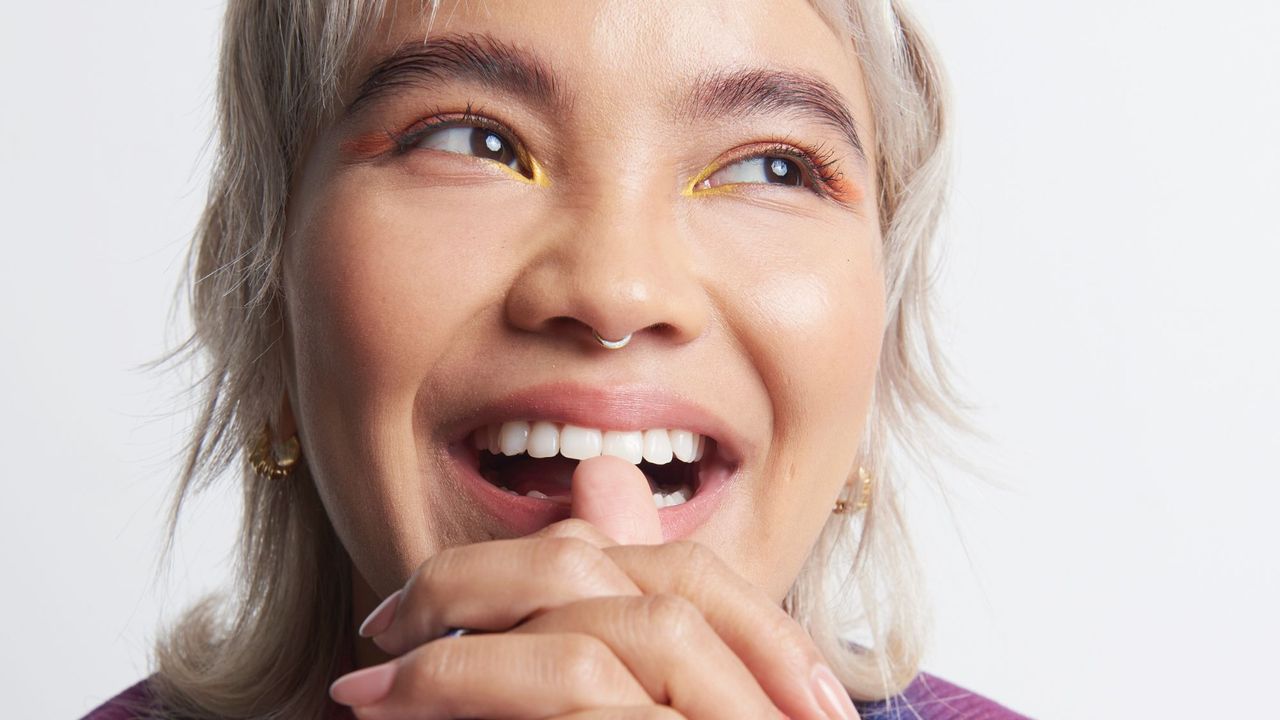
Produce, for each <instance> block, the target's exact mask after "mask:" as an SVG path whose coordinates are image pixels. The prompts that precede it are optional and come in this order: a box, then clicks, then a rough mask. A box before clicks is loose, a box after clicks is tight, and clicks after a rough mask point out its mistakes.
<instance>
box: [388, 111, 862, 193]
mask: <svg viewBox="0 0 1280 720" xmlns="http://www.w3.org/2000/svg"><path fill="white" fill-rule="evenodd" d="M481 113H483V110H478V109H473V107H472V104H471V103H470V102H468V103H467V107H466V109H465V110H463V111H462V112H461V113H445V112H441V111H440V110H438V109H437V111H436V112H434V113H432V114H431V115H428V116H427V117H425V118H423V119H421V120H419V121H417V122H415V123H413V124H412V125H410V126H409V127H407V128H405V129H404V130H401V131H400V132H392V131H388V132H387V135H388V137H389V138H390V140H391V143H392V152H393V153H394V154H395V155H397V156H399V155H406V154H408V153H409V152H412V151H413V149H414V147H415V146H416V145H417V143H418V141H419V140H421V139H422V138H423V137H425V136H426V135H427V134H429V133H431V132H433V131H435V130H439V129H442V128H447V127H461V126H468V125H475V126H477V127H482V128H485V129H486V130H491V131H493V132H495V133H498V134H499V135H501V136H502V137H503V138H504V139H512V140H513V141H514V142H513V143H512V145H513V148H514V150H515V152H516V155H517V157H519V158H520V161H521V162H522V163H524V164H525V165H526V166H528V165H530V163H529V161H528V154H527V152H526V151H525V149H524V143H523V142H521V141H520V139H519V137H518V136H517V135H516V134H515V133H514V132H512V131H511V129H510V128H508V127H507V126H505V125H503V124H502V123H500V122H497V121H496V120H491V119H490V118H488V117H486V116H485V115H483V114H481ZM769 157H783V158H787V159H790V160H794V161H796V162H797V163H799V164H800V168H801V171H802V172H803V173H804V174H805V176H806V177H807V178H808V179H809V180H810V182H809V183H806V185H805V187H806V189H808V190H809V191H810V192H812V193H814V194H815V195H817V196H819V197H823V198H827V197H832V196H833V195H835V194H836V187H837V184H838V183H839V181H840V176H841V173H840V172H839V171H836V170H834V169H833V168H834V166H835V165H836V162H837V160H836V157H835V150H833V149H831V148H829V147H827V146H825V145H817V146H809V145H807V144H805V143H802V142H799V141H796V140H791V139H788V140H786V141H785V142H773V143H770V144H767V145H766V146H764V147H763V148H755V149H754V150H753V151H752V152H750V153H747V154H744V155H742V156H740V157H735V158H733V159H732V160H729V161H727V162H725V163H723V164H721V165H720V166H718V167H717V168H716V169H715V170H712V171H710V172H707V173H705V174H704V175H703V176H702V179H701V180H699V182H702V181H705V180H706V179H707V178H710V177H711V176H712V175H715V174H716V173H717V172H719V171H721V170H723V169H725V168H727V167H730V166H732V165H733V164H734V163H739V162H742V161H744V160H754V159H757V158H769ZM730 184H749V185H763V184H767V183H730Z"/></svg>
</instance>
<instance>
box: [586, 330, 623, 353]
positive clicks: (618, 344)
mask: <svg viewBox="0 0 1280 720" xmlns="http://www.w3.org/2000/svg"><path fill="white" fill-rule="evenodd" d="M591 334H592V335H594V336H595V338H596V342H598V343H600V344H601V345H603V346H605V347H607V348H609V349H610V350H617V349H619V348H623V347H626V345H627V343H629V342H631V333H627V334H626V335H624V336H623V338H622V339H621V340H605V339H604V338H602V337H600V333H598V332H596V329H595V328H591Z"/></svg>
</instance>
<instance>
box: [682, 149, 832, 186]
mask: <svg viewBox="0 0 1280 720" xmlns="http://www.w3.org/2000/svg"><path fill="white" fill-rule="evenodd" d="M737 183H752V184H757V185H794V186H803V185H806V184H807V183H806V182H805V172H804V170H803V169H802V168H801V166H800V163H799V162H797V161H795V160H793V159H791V158H787V157H781V156H777V155H761V156H758V157H753V158H746V159H745V160H739V161H737V162H735V163H733V164H730V165H726V166H725V167H722V168H720V169H719V170H717V171H715V172H714V173H712V174H711V176H710V177H708V178H707V179H706V180H704V181H703V183H702V186H703V187H716V186H718V185H732V184H737Z"/></svg>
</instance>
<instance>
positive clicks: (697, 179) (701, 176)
mask: <svg viewBox="0 0 1280 720" xmlns="http://www.w3.org/2000/svg"><path fill="white" fill-rule="evenodd" d="M719 169H720V168H719V167H717V166H715V165H708V166H707V168H706V169H704V170H703V171H702V172H700V173H698V174H697V175H695V176H694V178H693V180H690V181H689V184H688V185H686V186H685V188H684V190H681V191H680V194H681V195H684V196H686V197H690V196H693V195H695V194H697V195H702V194H704V193H709V192H712V191H715V190H719V189H720V188H719V187H713V188H707V189H705V190H694V188H696V187H698V183H701V182H702V181H703V180H706V179H707V178H709V177H711V175H713V174H714V173H715V171H717V170H719Z"/></svg>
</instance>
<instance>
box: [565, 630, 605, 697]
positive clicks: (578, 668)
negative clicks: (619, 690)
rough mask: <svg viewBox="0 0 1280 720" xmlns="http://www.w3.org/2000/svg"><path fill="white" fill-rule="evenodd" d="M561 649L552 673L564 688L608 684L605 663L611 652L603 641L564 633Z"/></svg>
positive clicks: (587, 636) (592, 637)
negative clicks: (555, 674)
mask: <svg viewBox="0 0 1280 720" xmlns="http://www.w3.org/2000/svg"><path fill="white" fill-rule="evenodd" d="M561 643H562V645H563V647H562V648H561V650H560V654H559V655H558V657H557V659H556V663H555V670H556V673H557V674H558V675H559V676H560V678H559V679H560V680H561V681H562V682H563V683H564V685H565V687H571V688H572V687H577V688H581V687H592V686H595V685H600V684H605V685H612V684H613V682H614V681H615V680H616V678H613V677H612V674H611V673H610V672H609V669H610V668H612V664H611V663H609V662H608V659H609V656H611V655H612V654H613V653H612V652H611V651H610V650H609V646H607V645H605V644H604V641H602V640H600V639H599V638H597V637H594V636H592V635H581V634H568V635H564V636H563V637H562V639H561Z"/></svg>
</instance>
